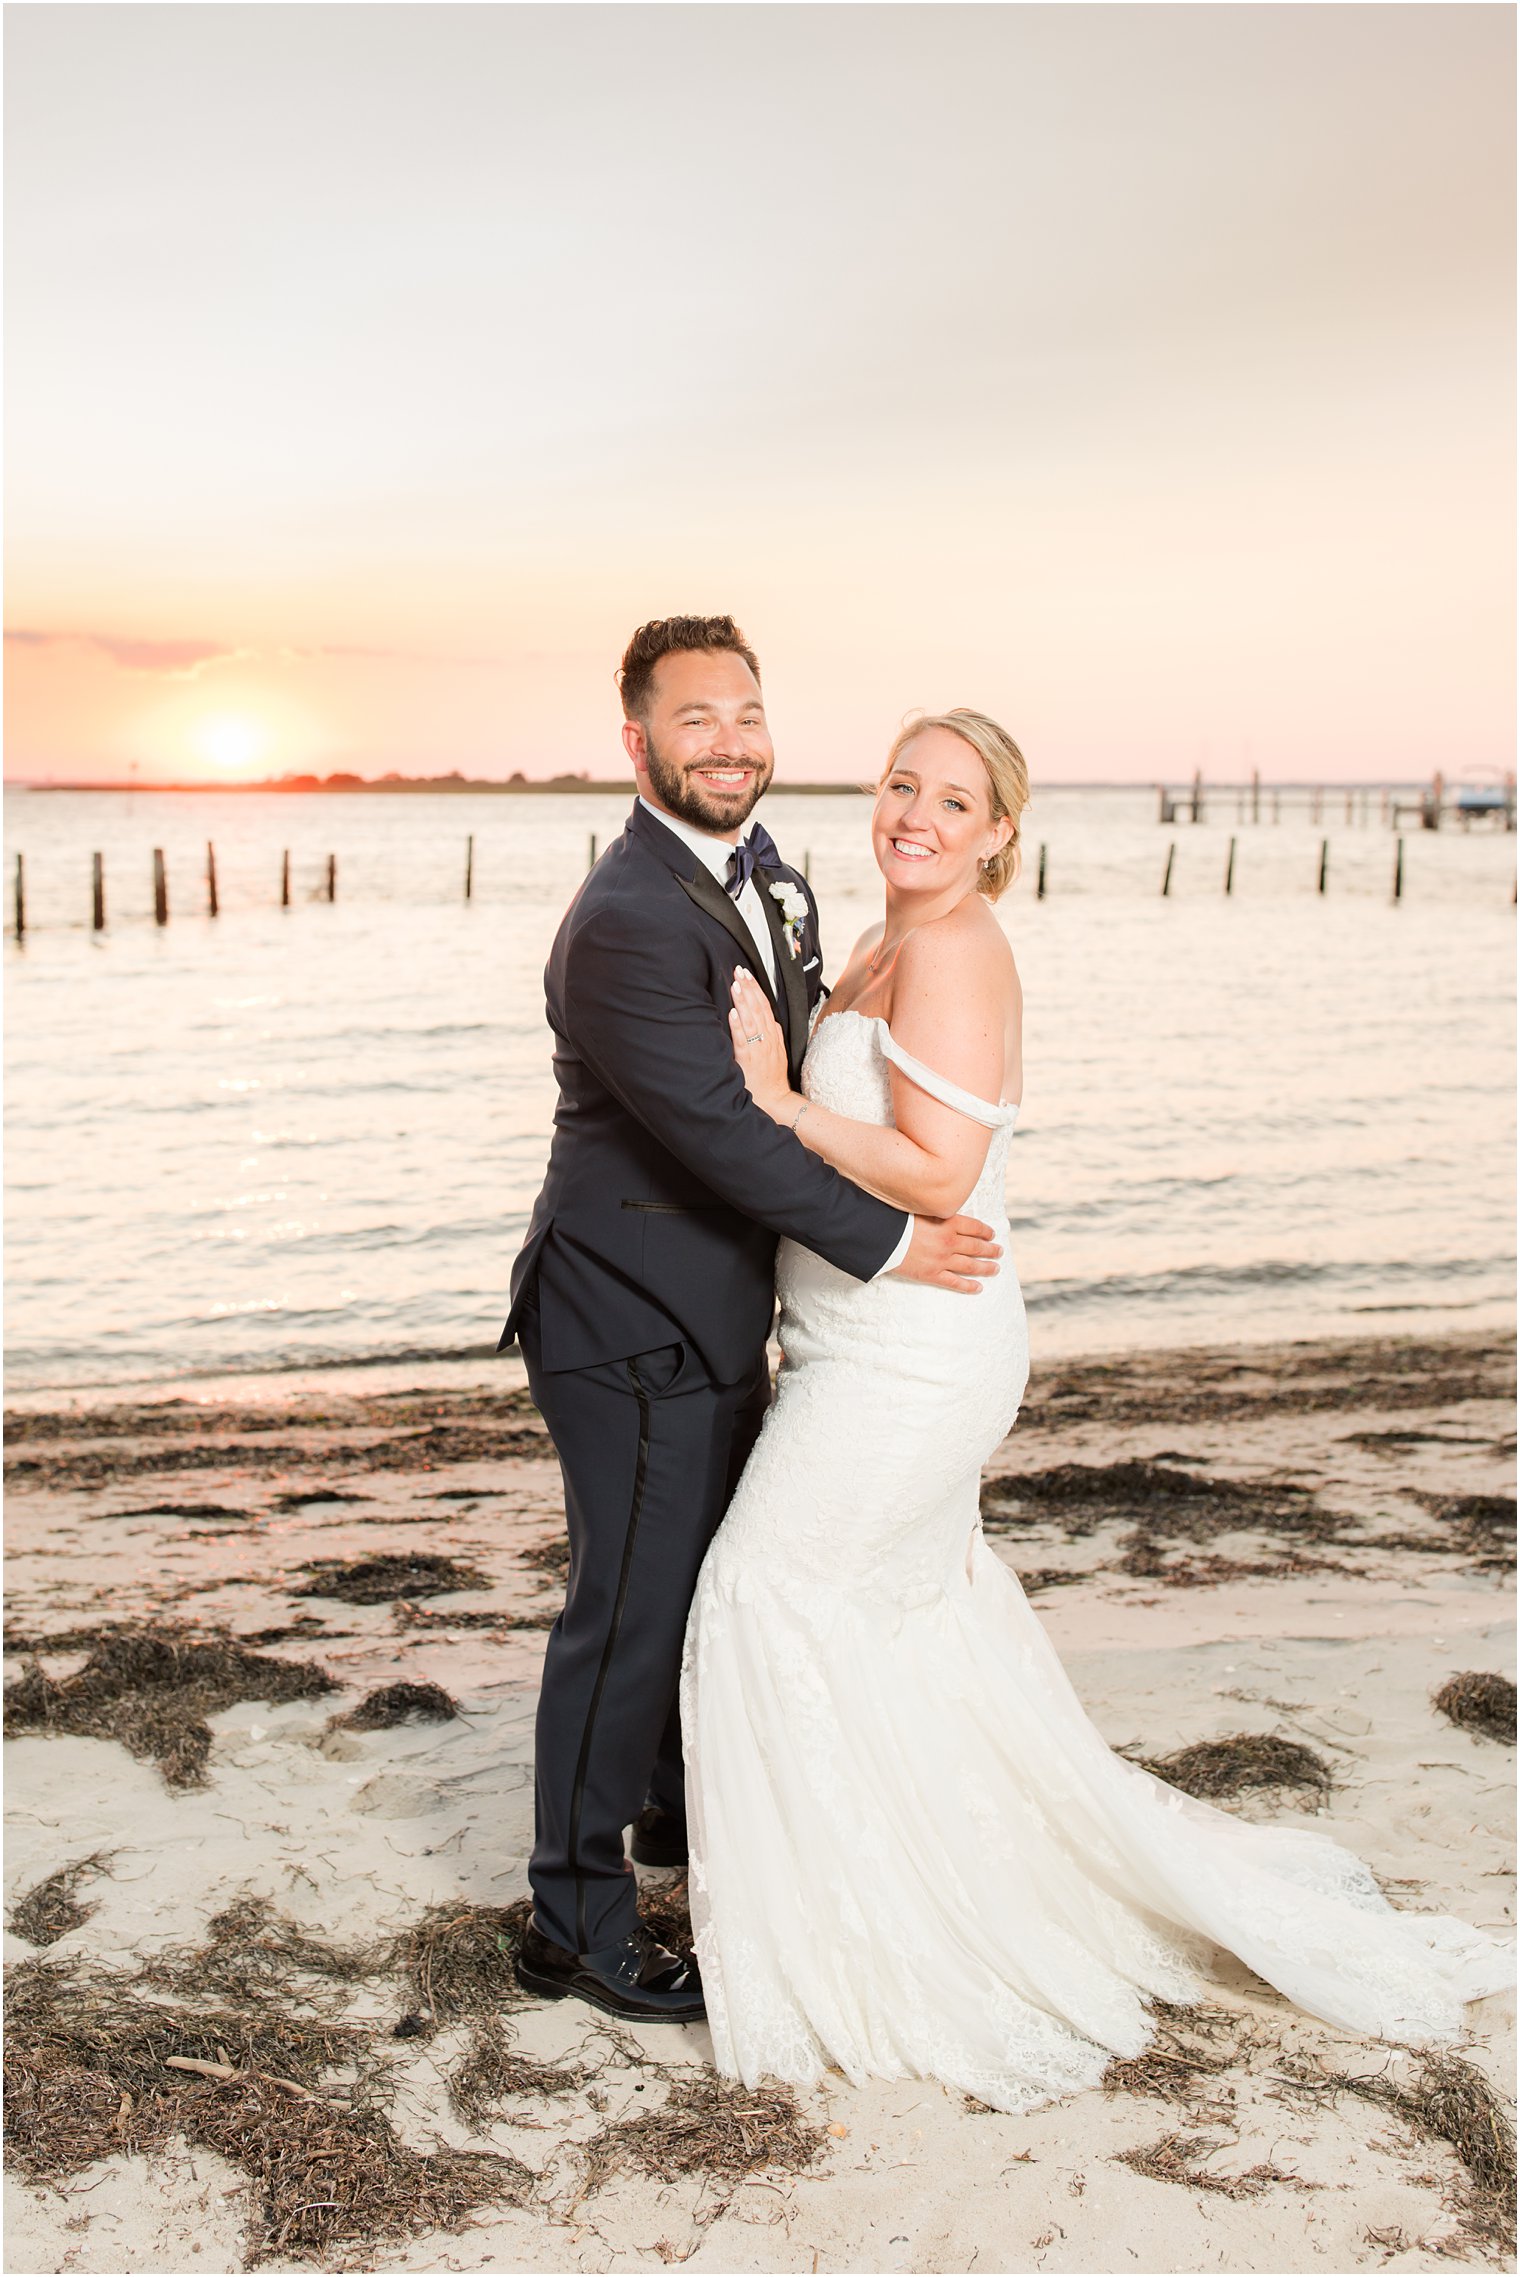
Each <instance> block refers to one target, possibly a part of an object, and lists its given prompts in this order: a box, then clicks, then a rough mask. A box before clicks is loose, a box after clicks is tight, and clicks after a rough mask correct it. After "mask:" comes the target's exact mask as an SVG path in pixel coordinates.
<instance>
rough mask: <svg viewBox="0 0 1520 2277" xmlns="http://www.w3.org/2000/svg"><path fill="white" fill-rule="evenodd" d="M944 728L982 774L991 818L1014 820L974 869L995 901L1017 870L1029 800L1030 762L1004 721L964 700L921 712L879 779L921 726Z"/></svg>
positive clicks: (890, 754)
mask: <svg viewBox="0 0 1520 2277" xmlns="http://www.w3.org/2000/svg"><path fill="white" fill-rule="evenodd" d="M930 727H944V728H948V729H949V731H950V733H951V734H952V735H958V736H959V737H960V739H961V741H962V742H963V743H969V744H970V746H971V748H972V750H973V751H974V752H975V753H976V755H977V757H978V759H980V761H981V762H982V769H983V772H984V773H985V775H986V777H987V790H988V795H989V797H990V799H991V802H992V819H993V821H994V822H997V821H1000V820H1001V819H1002V817H1003V816H1004V815H1007V817H1008V819H1009V821H1010V822H1011V823H1012V824H1013V835H1012V837H1011V838H1010V839H1009V841H1008V843H1007V845H1006V846H1004V847H1001V848H1000V849H999V851H998V852H997V853H996V854H994V855H993V857H992V860H991V861H990V862H988V863H987V864H986V866H985V867H984V868H982V869H980V870H978V872H977V876H976V890H977V892H978V893H984V894H985V895H986V896H987V899H988V900H989V901H996V900H997V898H998V896H999V894H1001V893H1006V892H1007V890H1008V888H1009V886H1011V885H1012V883H1013V881H1014V879H1015V878H1016V877H1017V876H1018V874H1019V859H1020V857H1019V817H1020V816H1021V815H1022V814H1023V812H1024V809H1025V807H1026V806H1027V805H1028V804H1029V768H1028V766H1027V764H1026V762H1025V759H1024V754H1023V752H1022V751H1021V750H1020V749H1019V747H1018V745H1017V744H1016V743H1015V742H1014V740H1013V737H1012V736H1011V735H1010V734H1009V733H1008V730H1007V729H1006V728H1004V727H999V726H998V723H997V721H996V720H995V719H989V718H988V717H987V714H986V713H985V712H973V711H970V710H968V709H967V707H966V706H965V705H964V704H957V706H956V708H955V710H954V711H953V712H924V713H920V714H919V715H918V716H917V717H916V718H914V719H911V720H909V722H908V724H907V726H906V727H904V728H903V730H902V732H901V734H900V735H899V736H898V738H897V741H896V742H895V743H894V744H893V746H892V748H891V750H890V751H889V752H888V753H887V763H886V765H885V767H884V768H883V769H882V771H881V776H880V781H879V782H878V785H877V788H878V789H879V788H880V786H881V783H884V782H885V781H886V779H887V777H888V776H889V775H890V774H891V773H892V770H893V769H894V768H895V767H896V765H897V763H898V761H899V760H900V759H901V757H902V755H903V753H904V752H905V751H906V750H907V748H908V746H909V744H910V743H912V742H913V741H914V739H915V738H916V737H918V736H920V735H922V734H923V732H924V730H925V729H926V728H930Z"/></svg>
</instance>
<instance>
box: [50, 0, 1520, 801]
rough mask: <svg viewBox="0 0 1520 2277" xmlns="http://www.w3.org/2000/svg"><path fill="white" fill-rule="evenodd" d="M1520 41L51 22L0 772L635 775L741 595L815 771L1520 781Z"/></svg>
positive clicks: (498, 18) (582, 18) (829, 16)
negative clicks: (958, 721)
mask: <svg viewBox="0 0 1520 2277" xmlns="http://www.w3.org/2000/svg"><path fill="white" fill-rule="evenodd" d="M1513 37H1514V26H1513V17H1512V13H1511V11H1510V10H1508V9H1505V8H1500V7H1486V6H1462V5H1455V6H1445V5H1440V6H1428V7H1427V6H1420V5H1414V6H1388V7H1385V6H1380V5H1370V6H1359V7H1320V8H1307V7H1304V8H1276V7H1265V6H1252V5H1242V6H1231V7H1191V6H1176V7H1172V6H1165V5H1162V6H1146V7H1110V6H1105V5H1095V6H1064V7H1063V6H1055V7H1050V6H1029V7H1018V8H1012V7H958V6H943V7H932V8H930V7H917V6H911V5H910V6H904V7H895V6H894V7H874V6H870V5H866V6H859V7H854V6H847V7H833V6H813V7H807V8H776V9H768V8H752V7H747V6H743V5H740V6H734V7H722V8H718V7H700V8H688V7H668V8H667V7H660V6H651V7H645V6H632V7H617V8H606V9H604V8H601V7H595V6H593V7H561V8H554V7H536V6H522V7H510V8H494V7H486V8H451V9H443V10H437V9H428V8H419V7H370V6H366V5H358V6H353V7H346V8H342V9H332V8H303V7H289V8H253V9H241V8H239V9H230V8H229V9H210V8H206V9H188V8H180V9H121V10H116V9H99V8H55V9H44V8H34V9H26V10H17V11H12V13H11V17H10V20H9V24H8V27H7V62H8V72H7V78H8V95H9V107H10V122H9V126H8V143H9V179H8V207H9V210H8V216H7V219H8V225H9V229H8V234H9V239H10V247H9V259H8V269H9V325H8V350H9V353H8V383H9V409H10V426H9V432H8V443H9V451H8V461H9V471H10V482H9V493H10V503H9V527H8V558H7V613H6V621H7V625H8V626H9V627H10V628H11V629H10V631H9V633H8V635H7V646H6V664H7V675H6V697H7V767H6V771H7V774H8V776H10V777H11V778H23V779H31V780H57V779H77V778H80V777H88V778H91V779H101V780H110V779H125V778H127V777H128V776H129V774H130V773H131V771H132V769H133V768H134V767H135V768H136V770H137V774H138V779H140V780H148V779H155V778H156V779H178V780H189V779H196V778H202V779H204V778H215V777H218V776H221V777H228V776H231V777H245V776H262V775H266V774H278V773H283V772H287V771H303V772H305V771H314V772H318V773H327V772H330V771H333V770H335V769H347V770H354V771H357V772H360V773H363V774H380V773H382V772H385V771H386V770H389V769H400V770H402V771H404V772H408V773H424V774H426V773H443V772H446V771H448V770H450V769H453V768H458V769H461V770H462V771H464V772H465V773H468V774H481V775H506V774H508V773H510V772H512V771H513V770H514V769H518V768H521V769H522V770H524V771H525V772H527V773H529V774H552V773H555V772H558V771H560V770H563V769H569V770H572V771H574V770H581V769H585V770H588V771H590V772H591V773H593V774H606V775H612V774H621V773H622V772H623V768H622V762H621V757H620V753H619V747H618V743H617V721H618V711H617V705H616V699H615V694H614V691H613V687H612V679H611V674H612V670H613V667H614V665H615V663H616V661H617V657H618V655H619V653H620V651H621V648H622V646H623V643H624V641H625V640H626V638H627V635H628V633H629V632H630V631H631V630H632V628H633V626H634V625H635V624H637V623H638V622H639V621H641V619H643V618H645V617H648V616H654V615H663V614H667V613H670V612H672V611H686V610H719V609H727V610H731V611H732V612H733V613H734V614H735V615H737V616H738V617H739V619H740V621H741V623H742V624H743V625H744V627H745V629H746V631H747V633H748V634H749V636H750V638H751V640H752V641H753V642H754V643H755V645H756V646H757V648H758V649H759V651H760V655H761V659H762V664H763V667H764V672H765V681H766V690H767V696H768V701H769V704H770V710H771V716H772V723H773V727H774V730H775V734H776V739H777V748H778V753H779V756H780V760H781V764H782V767H783V769H785V770H786V771H789V772H791V773H792V774H793V775H794V776H796V777H799V778H801V777H813V778H826V779H840V778H845V779H855V778H858V777H859V776H860V775H862V774H863V773H865V772H866V771H867V770H869V769H870V767H871V766H872V764H873V762H874V761H875V759H876V758H877V757H878V756H879V754H880V753H881V752H882V750H883V749H884V748H885V746H886V744H887V742H888V741H889V739H890V737H891V734H892V732H893V729H894V727H895V725H896V724H897V722H898V720H899V719H900V717H901V715H902V714H903V713H904V712H905V711H907V710H909V709H911V708H914V707H917V706H929V707H931V708H935V709H938V708H941V707H943V706H947V705H950V704H954V703H971V704H975V705H977V706H979V707H981V708H983V709H986V710H990V711H992V712H994V713H995V714H996V715H997V716H998V717H1000V718H1002V719H1003V720H1005V721H1006V723H1007V725H1008V726H1009V727H1010V728H1011V729H1012V730H1013V732H1014V733H1015V734H1016V735H1017V736H1018V737H1019V739H1020V741H1021V742H1022V743H1023V745H1024V747H1025V749H1026V751H1027V752H1028V754H1029V757H1030V760H1031V764H1032V766H1033V767H1034V769H1035V772H1036V774H1037V776H1039V777H1042V778H1043V779H1045V780H1047V781H1059V780H1063V779H1064V780H1082V779H1093V778H1102V779H1107V780H1124V779H1130V778H1133V779H1138V780H1150V779H1153V778H1155V777H1157V776H1173V777H1176V776H1181V775H1185V774H1190V773H1191V772H1192V770H1193V768H1194V767H1196V766H1199V765H1202V766H1203V767H1204V768H1205V769H1206V771H1208V772H1210V773H1212V774H1215V775H1218V776H1223V777H1232V776H1240V775H1242V774H1244V773H1247V772H1248V771H1249V770H1250V768H1251V767H1252V766H1259V767H1260V768H1261V769H1262V771H1263V773H1264V774H1265V775H1266V776H1268V777H1269V778H1271V777H1273V776H1277V777H1280V778H1299V779H1302V778H1305V777H1314V776H1324V777H1327V778H1332V779H1354V778H1359V777H1361V778H1367V779H1378V778H1380V777H1390V778H1416V777H1420V776H1423V775H1425V774H1427V773H1428V772H1429V771H1430V770H1431V769H1432V768H1433V767H1435V766H1444V768H1445V769H1446V771H1447V773H1448V774H1449V775H1453V776H1460V775H1463V774H1468V773H1474V772H1480V771H1483V770H1490V769H1499V768H1503V767H1506V766H1508V765H1511V764H1512V763H1513V762H1512V754H1511V743H1512V732H1513V718H1514V677H1513V654H1512V625H1513V616H1514V577H1513V552H1512V549H1513V528H1512V521H1513V516H1512V496H1513V488H1512V483H1513V476H1512V462H1513V431H1514V393H1513V335H1512V303H1513V282H1512V280H1513V270H1514V252H1513V183H1514V174H1513V133H1512V124H1513V120H1512V113H1513Z"/></svg>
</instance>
